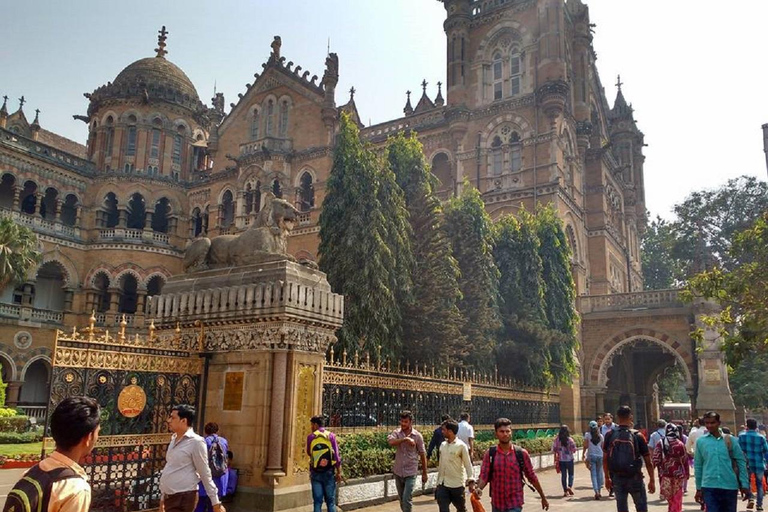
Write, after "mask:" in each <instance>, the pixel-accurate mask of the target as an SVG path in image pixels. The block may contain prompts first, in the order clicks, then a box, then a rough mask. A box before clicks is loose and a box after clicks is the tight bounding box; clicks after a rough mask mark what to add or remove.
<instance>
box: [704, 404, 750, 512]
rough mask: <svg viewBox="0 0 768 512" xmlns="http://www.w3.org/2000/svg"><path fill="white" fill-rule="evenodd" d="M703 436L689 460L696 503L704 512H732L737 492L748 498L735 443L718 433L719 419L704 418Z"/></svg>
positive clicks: (743, 464) (743, 467)
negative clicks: (691, 459)
mask: <svg viewBox="0 0 768 512" xmlns="http://www.w3.org/2000/svg"><path fill="white" fill-rule="evenodd" d="M704 426H705V427H706V429H707V433H706V434H704V435H703V436H701V437H700V438H699V439H698V440H697V441H696V449H695V450H696V451H695V455H694V458H693V462H694V471H695V474H696V501H697V502H698V503H701V502H702V501H703V502H704V503H705V504H706V506H707V512H736V505H737V499H738V492H739V489H741V494H742V496H745V497H746V496H747V495H748V494H749V475H748V474H747V463H746V460H745V459H744V453H743V452H742V451H741V446H739V443H737V442H736V440H735V439H733V437H732V436H730V435H728V434H723V433H722V432H721V431H720V415H719V414H718V413H716V412H714V411H709V412H707V413H705V414H704Z"/></svg>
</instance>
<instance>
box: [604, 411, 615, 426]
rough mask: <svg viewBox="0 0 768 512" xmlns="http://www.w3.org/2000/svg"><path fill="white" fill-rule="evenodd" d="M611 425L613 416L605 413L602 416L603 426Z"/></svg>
mask: <svg viewBox="0 0 768 512" xmlns="http://www.w3.org/2000/svg"><path fill="white" fill-rule="evenodd" d="M612 423H613V415H612V414H611V413H609V412H607V413H605V416H603V424H605V425H611V424H612Z"/></svg>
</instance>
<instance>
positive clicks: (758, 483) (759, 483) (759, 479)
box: [749, 471, 764, 508]
mask: <svg viewBox="0 0 768 512" xmlns="http://www.w3.org/2000/svg"><path fill="white" fill-rule="evenodd" d="M752 476H754V477H755V487H756V488H757V506H758V507H760V508H762V506H763V495H764V490H763V471H760V472H757V471H750V472H749V479H750V482H751V481H752ZM750 494H751V493H750ZM750 497H753V496H751V495H750Z"/></svg>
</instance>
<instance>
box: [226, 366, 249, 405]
mask: <svg viewBox="0 0 768 512" xmlns="http://www.w3.org/2000/svg"><path fill="white" fill-rule="evenodd" d="M244 384H245V372H227V373H225V374H224V406H223V407H222V409H224V410H225V411H240V410H242V408H243V387H244Z"/></svg>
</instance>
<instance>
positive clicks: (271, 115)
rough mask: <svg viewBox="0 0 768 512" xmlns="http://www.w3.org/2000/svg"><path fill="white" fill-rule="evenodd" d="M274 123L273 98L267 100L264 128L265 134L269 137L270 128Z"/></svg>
mask: <svg viewBox="0 0 768 512" xmlns="http://www.w3.org/2000/svg"><path fill="white" fill-rule="evenodd" d="M274 125H275V102H274V101H273V100H269V101H268V102H267V130H266V132H267V133H266V136H267V137H271V136H272V130H273V128H274Z"/></svg>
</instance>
